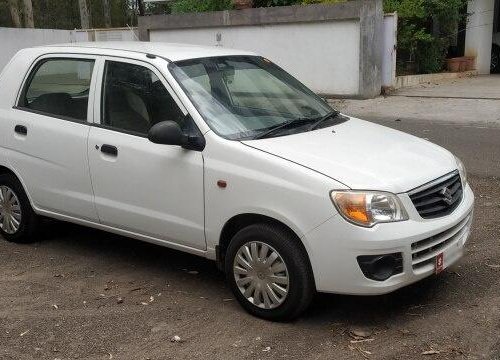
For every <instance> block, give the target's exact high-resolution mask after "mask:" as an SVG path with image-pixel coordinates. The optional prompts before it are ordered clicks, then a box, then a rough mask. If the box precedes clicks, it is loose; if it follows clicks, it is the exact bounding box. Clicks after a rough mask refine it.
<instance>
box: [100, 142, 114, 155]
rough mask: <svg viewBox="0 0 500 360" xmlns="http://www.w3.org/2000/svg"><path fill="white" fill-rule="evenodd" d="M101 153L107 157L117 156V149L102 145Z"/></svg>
mask: <svg viewBox="0 0 500 360" xmlns="http://www.w3.org/2000/svg"><path fill="white" fill-rule="evenodd" d="M101 152H102V153H104V154H106V155H109V156H118V149H117V147H116V146H113V145H107V144H104V145H102V146H101Z"/></svg>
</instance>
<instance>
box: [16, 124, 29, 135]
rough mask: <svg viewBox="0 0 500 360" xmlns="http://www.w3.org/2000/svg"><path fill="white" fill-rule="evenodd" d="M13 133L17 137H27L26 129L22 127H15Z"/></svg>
mask: <svg viewBox="0 0 500 360" xmlns="http://www.w3.org/2000/svg"><path fill="white" fill-rule="evenodd" d="M14 131H15V132H16V133H17V134H19V135H25V136H26V135H28V128H27V127H26V126H24V125H16V127H15V128H14Z"/></svg>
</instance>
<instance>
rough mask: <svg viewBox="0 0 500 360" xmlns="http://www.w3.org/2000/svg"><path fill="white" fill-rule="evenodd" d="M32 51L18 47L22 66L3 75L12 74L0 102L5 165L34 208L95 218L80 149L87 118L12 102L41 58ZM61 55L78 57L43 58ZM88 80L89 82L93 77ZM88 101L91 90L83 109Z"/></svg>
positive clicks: (85, 161) (84, 155) (84, 145)
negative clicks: (49, 112)
mask: <svg viewBox="0 0 500 360" xmlns="http://www.w3.org/2000/svg"><path fill="white" fill-rule="evenodd" d="M36 55H38V54H36V51H34V50H31V49H30V50H27V51H26V52H22V53H21V54H20V55H18V57H17V58H20V60H21V62H22V63H23V66H14V67H13V68H12V69H9V70H8V71H9V76H10V75H12V74H16V75H17V76H16V80H13V79H12V80H11V81H8V82H7V84H6V86H7V87H9V88H10V92H11V94H10V96H9V98H10V99H9V101H8V102H4V103H3V104H2V106H1V109H2V110H1V111H2V112H1V113H0V117H1V118H0V121H1V122H2V123H3V125H2V126H4V128H5V129H4V131H3V132H2V133H3V134H4V135H3V136H4V139H3V144H4V145H3V146H4V148H5V149H6V150H7V153H8V154H9V155H8V156H9V164H10V167H11V169H12V170H13V171H14V172H15V173H16V174H17V175H18V177H19V178H20V179H22V182H23V183H24V186H25V188H26V190H27V192H28V193H29V196H30V198H31V201H32V204H33V206H34V208H35V210H45V211H54V212H58V213H61V214H66V215H69V216H75V217H80V218H82V219H86V220H91V221H95V220H97V214H96V212H95V207H94V204H93V193H92V186H91V182H90V174H89V168H88V158H87V153H86V149H87V140H88V133H89V130H90V126H89V125H88V123H86V122H84V123H81V122H73V121H68V120H63V119H61V118H56V117H52V116H49V115H43V114H40V113H34V112H30V111H26V110H23V109H20V108H17V107H16V105H17V96H16V95H18V94H19V92H20V89H21V86H22V84H21V82H23V80H24V81H26V78H27V74H28V73H29V72H30V71H31V68H32V66H33V65H34V64H35V63H36V62H37V61H39V59H41V58H40V57H39V56H36ZM63 56H64V57H75V58H78V57H81V56H79V55H49V56H48V57H50V58H52V57H63ZM83 57H84V58H85V59H95V58H96V57H95V56H94V57H93V56H83ZM17 58H16V59H17ZM28 69H29V70H28ZM20 75H21V76H20ZM94 75H95V71H94ZM92 81H93V82H95V76H94V77H93V79H92ZM90 104H92V92H91V93H90V96H89V108H91V107H90ZM91 114H92V112H89V113H88V116H89V117H91ZM5 124H7V125H5ZM16 126H24V127H25V128H26V129H27V134H25V135H23V134H19V133H16V132H15V127H16Z"/></svg>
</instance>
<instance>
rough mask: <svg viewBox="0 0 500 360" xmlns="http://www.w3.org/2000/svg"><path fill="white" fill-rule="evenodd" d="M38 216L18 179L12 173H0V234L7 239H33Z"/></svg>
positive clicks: (22, 240) (26, 240)
mask: <svg viewBox="0 0 500 360" xmlns="http://www.w3.org/2000/svg"><path fill="white" fill-rule="evenodd" d="M37 225H38V217H37V215H36V214H35V213H34V212H33V209H32V208H31V204H30V202H29V200H28V197H27V196H26V193H25V192H24V189H23V187H22V186H21V183H20V182H19V180H18V179H17V178H16V177H15V176H14V175H12V174H2V175H0V234H1V235H2V237H3V238H4V239H5V240H7V241H12V242H18V243H26V242H31V241H34V237H33V234H34V232H35V230H36V228H37Z"/></svg>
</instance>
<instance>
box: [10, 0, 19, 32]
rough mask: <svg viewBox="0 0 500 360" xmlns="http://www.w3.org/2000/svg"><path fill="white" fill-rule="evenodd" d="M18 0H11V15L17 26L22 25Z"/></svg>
mask: <svg viewBox="0 0 500 360" xmlns="http://www.w3.org/2000/svg"><path fill="white" fill-rule="evenodd" d="M18 5H19V4H18V3H17V0H9V9H10V16H11V18H12V23H13V24H14V26H15V27H17V28H20V27H21V18H20V17H19V7H18Z"/></svg>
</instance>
